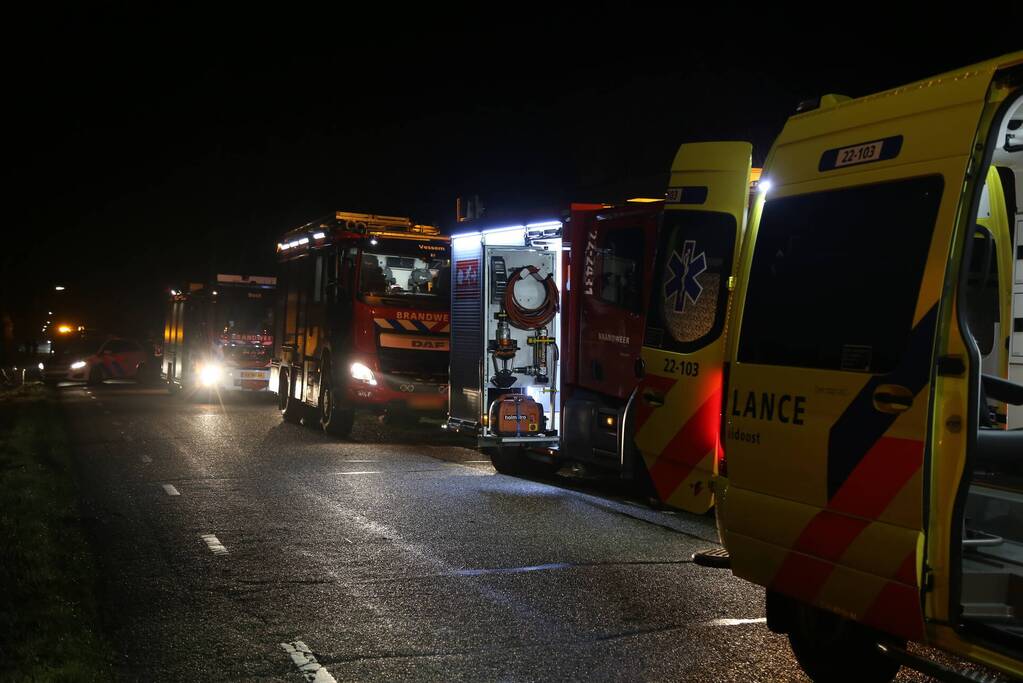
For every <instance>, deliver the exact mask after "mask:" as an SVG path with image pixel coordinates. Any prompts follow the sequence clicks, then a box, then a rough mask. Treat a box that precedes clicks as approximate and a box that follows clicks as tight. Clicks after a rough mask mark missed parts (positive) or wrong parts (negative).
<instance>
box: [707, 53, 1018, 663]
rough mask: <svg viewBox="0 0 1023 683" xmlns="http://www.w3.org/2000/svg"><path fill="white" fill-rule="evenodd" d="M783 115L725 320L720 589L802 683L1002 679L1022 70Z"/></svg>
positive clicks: (1012, 590)
mask: <svg viewBox="0 0 1023 683" xmlns="http://www.w3.org/2000/svg"><path fill="white" fill-rule="evenodd" d="M801 109H802V111H801V113H798V114H797V115H795V116H793V117H791V118H790V119H789V120H788V122H787V123H786V125H785V127H784V129H783V131H782V132H781V134H780V136H779V138H778V139H777V140H776V141H775V144H774V146H773V148H772V150H771V153H770V155H769V156H768V159H767V163H766V165H765V168H764V178H765V179H767V181H770V183H771V185H770V189H769V190H768V189H767V181H763V180H762V181H761V188H762V189H763V190H764V192H762V195H763V198H762V203H763V207H762V209H761V210H760V211H759V216H757V217H756V218H755V219H754V221H753V224H752V226H751V228H750V235H749V239H747V240H746V242H745V243H744V245H743V248H742V255H741V258H740V266H739V268H738V270H737V278H738V283H737V289H736V293H735V297H734V301H733V305H732V311H731V314H730V331H729V334H728V339H727V353H726V366H727V367H726V373H725V398H724V411H723V415H722V427H721V428H722V441H723V446H724V456H725V457H724V460H723V461H722V463H721V464H720V477H719V479H718V481H717V482H716V492H717V496H718V505H717V511H718V522H719V528H720V529H721V533H722V539H723V542H724V544H725V546H726V548H727V550H728V553H729V555H730V558H731V566H732V571H733V572H734V573H735V574H736V575H737V576H740V577H742V578H745V579H748V580H750V581H752V582H754V583H757V584H760V585H762V586H764V587H766V589H767V624H768V627H769V628H771V629H772V630H774V631H776V632H783V633H787V634H788V635H789V639H790V642H791V644H792V648H793V651H794V653H795V655H796V657H797V659H798V660H799V662H800V664H801V665H802V666H803V668H804V669H805V670H806V671H807V673H809V674H810V676H811V677H812V678H814V679H815V680H842V681H846V680H848V681H887V680H890V679H891V678H893V677H894V675H895V673H896V671H897V670H898V668H899V666H900V665H907V666H910V667H913V668H916V669H918V670H921V671H924V672H926V673H929V674H931V675H933V676H935V677H937V678H941V679H942V680H981V679H980V678H970V679H967V678H965V674H963V673H962V672H959V671H956V670H953V669H951V668H950V667H948V666H946V665H943V664H939V663H937V662H935V661H932V660H930V659H924V658H922V657H921V655H919V654H914V653H911V652H910V651H909V650H907V649H906V644H907V643H908V642H911V641H916V642H921V643H925V644H929V645H933V646H936V647H938V648H942V649H945V650H947V651H950V652H952V653H955V654H958V655H961V656H962V657H965V658H967V659H969V660H971V661H973V662H977V663H981V664H984V665H987V666H989V667H992V668H994V669H997V670H998V671H1000V672H1002V673H1003V674H1007V675H1009V676H1011V677H1014V678H1018V677H1023V208H1021V200H1023V131H1021V124H1023V53H1015V54H1012V55H1007V56H1005V57H1002V58H1000V59H995V60H991V61H989V62H985V63H982V64H977V65H974V66H970V67H967V68H964V69H961V70H958V71H955V72H952V73H948V74H944V75H940V76H936V77H933V78H930V79H927V80H925V81H921V82H917V83H912V84H909V85H906V86H903V87H900V88H896V89H893V90H889V91H886V92H882V93H879V94H876V95H870V96H867V97H861V98H858V99H853V100H850V99H849V98H844V97H840V96H824V97H822V98H820V100H819V101H815V102H811V103H808V104H807V105H805V106H803V107H802V108H801ZM736 189H738V186H737V187H736Z"/></svg>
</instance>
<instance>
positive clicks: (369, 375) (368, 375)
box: [351, 363, 377, 387]
mask: <svg viewBox="0 0 1023 683" xmlns="http://www.w3.org/2000/svg"><path fill="white" fill-rule="evenodd" d="M351 373H352V379H357V380H359V381H360V382H365V383H366V384H369V385H370V386H373V387H375V386H376V385H377V378H376V375H374V374H373V371H372V370H370V369H369V368H367V367H366V366H365V365H363V364H362V363H352V367H351Z"/></svg>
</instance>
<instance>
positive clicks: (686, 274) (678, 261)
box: [664, 240, 707, 313]
mask: <svg viewBox="0 0 1023 683" xmlns="http://www.w3.org/2000/svg"><path fill="white" fill-rule="evenodd" d="M705 270H707V254H706V252H703V251H701V252H700V253H699V254H697V253H696V240H686V241H685V242H684V243H683V244H682V255H681V256H679V253H678V252H677V251H673V252H672V253H671V258H670V259H668V273H669V277H668V278H667V281H666V282H665V283H664V298H665V299H670V298H671V297H672V296H674V297H675V311H677V312H679V313H681V312H683V311H685V310H686V299H688V300H689V301H690V302H691V303H693V304H695V303H696V301H697V300H698V299H699V298H700V295H701V294H703V285H701V284H700V280H699V279H698V278H699V277H700V275H702V274H703V272H704V271H705Z"/></svg>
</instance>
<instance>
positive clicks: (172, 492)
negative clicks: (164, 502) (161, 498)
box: [163, 484, 181, 496]
mask: <svg viewBox="0 0 1023 683" xmlns="http://www.w3.org/2000/svg"><path fill="white" fill-rule="evenodd" d="M163 490H164V491H165V492H166V493H167V495H168V496H180V495H181V494H180V493H178V490H177V489H176V488H174V485H173V484H164V485H163Z"/></svg>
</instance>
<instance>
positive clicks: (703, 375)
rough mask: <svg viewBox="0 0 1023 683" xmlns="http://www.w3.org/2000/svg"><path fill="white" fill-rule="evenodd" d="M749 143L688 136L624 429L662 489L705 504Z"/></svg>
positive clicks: (671, 499)
mask: <svg viewBox="0 0 1023 683" xmlns="http://www.w3.org/2000/svg"><path fill="white" fill-rule="evenodd" d="M752 152H753V148H752V146H751V145H750V144H749V143H746V142H709V143H695V144H686V145H683V146H682V147H681V148H680V149H679V151H678V154H676V156H675V161H674V163H673V164H672V168H671V181H670V187H669V188H668V192H667V201H666V203H665V210H664V217H663V219H662V227H661V231H660V235H659V239H658V245H657V256H656V264H655V268H654V280H653V286H652V291H651V296H650V300H649V305H648V308H647V327H646V332H645V337H644V341H643V349H642V354H641V357H642V359H643V363H644V366H645V375H644V377H643V379H642V381H641V382H640V384H639V386H638V387H637V389H636V391H635V393H634V395H633V397H632V400H631V403H630V409H629V411H628V417H627V418H626V420H627V425H626V429H627V432H626V433H631V434H632V435H634V436H633V439H634V444H635V446H636V448H637V449H638V450H639V452H640V454H641V455H642V459H643V463H644V464H645V466H646V470H647V472H648V473H649V476H650V480H651V483H652V485H653V488H654V489H655V491H656V494H657V496H658V498H659V499H660V500H661V501H663V502H665V503H667V504H669V505H671V506H673V507H677V508H680V509H683V510H687V511H690V512H695V513H704V512H706V511H707V510H709V509H710V507H711V505H713V495H712V493H711V487H710V482H711V477H712V476H713V475H714V473H715V467H716V456H717V451H718V445H719V444H718V441H719V427H720V414H721V391H722V389H721V380H722V365H723V360H724V358H723V354H724V328H725V317H726V312H727V308H728V299H729V291H730V285H731V283H732V279H731V278H732V273H733V270H734V268H735V264H736V260H737V258H738V251H739V249H738V245H739V242H740V239H741V236H742V233H743V230H744V228H745V219H746V208H747V202H748V198H749V184H750V169H751V162H752Z"/></svg>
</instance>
